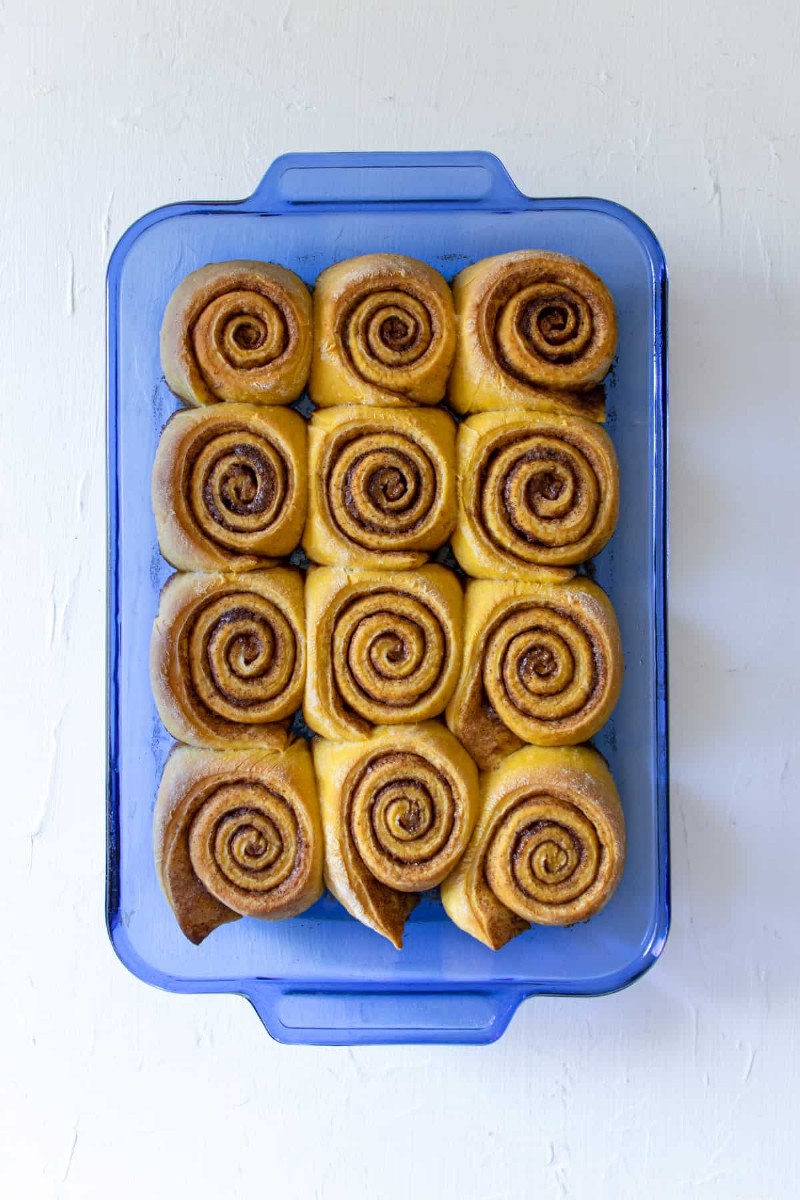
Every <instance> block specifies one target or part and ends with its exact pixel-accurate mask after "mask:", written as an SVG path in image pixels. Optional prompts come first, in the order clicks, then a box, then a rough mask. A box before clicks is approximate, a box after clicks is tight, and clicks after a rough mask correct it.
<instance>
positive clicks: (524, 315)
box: [494, 280, 594, 383]
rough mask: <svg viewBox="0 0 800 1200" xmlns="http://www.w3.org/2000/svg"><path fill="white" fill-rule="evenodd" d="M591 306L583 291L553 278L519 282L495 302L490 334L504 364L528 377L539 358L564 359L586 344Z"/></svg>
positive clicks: (579, 353)
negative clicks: (528, 282) (519, 284)
mask: <svg viewBox="0 0 800 1200" xmlns="http://www.w3.org/2000/svg"><path fill="white" fill-rule="evenodd" d="M593 336H594V322H593V319H592V310H591V307H590V306H589V304H588V303H587V302H586V300H585V299H584V297H583V296H581V295H580V294H579V293H578V292H576V291H574V290H573V289H572V288H569V287H565V286H564V285H563V284H559V283H558V282H556V281H550V280H538V281H536V282H533V283H530V284H528V285H527V286H519V288H518V290H516V291H514V292H513V293H512V294H511V295H510V296H507V297H505V298H504V299H503V300H502V302H500V303H499V304H498V306H497V314H496V319H495V323H494V340H495V345H496V348H497V352H498V354H499V356H500V358H501V359H502V360H503V361H504V362H505V364H506V366H507V367H508V368H509V369H510V370H511V371H512V372H513V373H515V374H517V375H519V376H520V377H521V378H523V379H526V380H527V381H528V382H530V383H535V382H536V378H537V377H536V372H535V365H536V362H537V361H543V362H546V363H560V364H567V363H572V362H575V361H576V360H578V359H579V358H580V357H581V356H582V355H583V354H585V353H586V351H587V350H588V349H589V347H590V345H591V342H592V338H593Z"/></svg>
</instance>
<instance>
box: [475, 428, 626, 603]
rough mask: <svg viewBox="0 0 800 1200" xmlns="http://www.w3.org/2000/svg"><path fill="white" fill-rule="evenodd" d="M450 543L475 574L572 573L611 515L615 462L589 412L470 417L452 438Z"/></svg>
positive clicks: (593, 549)
mask: <svg viewBox="0 0 800 1200" xmlns="http://www.w3.org/2000/svg"><path fill="white" fill-rule="evenodd" d="M456 457H457V472H458V521H457V524H456V529H455V533H454V534H453V538H452V545H453V552H454V554H455V556H456V558H457V559H458V561H459V563H460V565H461V566H462V567H463V568H464V570H465V571H467V572H468V573H469V574H470V575H474V576H476V577H477V578H481V579H541V580H545V579H551V580H553V581H558V580H564V579H570V578H571V577H572V575H574V573H575V572H574V570H573V569H572V568H573V565H574V564H575V563H580V562H584V561H585V560H586V559H587V558H591V557H592V556H593V555H594V554H597V553H598V552H599V551H600V550H602V548H603V546H604V545H605V544H606V542H607V541H608V539H609V538H610V537H611V534H612V533H613V532H614V527H615V525H616V522H617V514H618V511H619V470H618V467H617V458H616V455H615V453H614V447H613V445H612V443H611V439H610V438H609V436H608V434H607V433H606V432H605V430H603V429H602V428H601V427H600V426H599V425H597V424H595V422H593V421H584V420H582V419H581V418H580V417H560V416H555V415H551V414H545V413H536V412H528V413H519V412H497V413H481V414H479V415H478V416H474V417H469V418H468V420H466V421H464V422H463V423H462V424H461V425H460V426H459V430H458V436H457V438H456Z"/></svg>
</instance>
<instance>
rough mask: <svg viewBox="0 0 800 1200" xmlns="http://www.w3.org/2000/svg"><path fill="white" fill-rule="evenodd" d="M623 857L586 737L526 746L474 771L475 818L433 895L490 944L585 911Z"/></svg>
mask: <svg viewBox="0 0 800 1200" xmlns="http://www.w3.org/2000/svg"><path fill="white" fill-rule="evenodd" d="M624 864H625V822H624V818H623V815H622V806H621V804H620V800H619V796H618V794H617V789H616V787H615V786H614V781H613V779H612V778H611V774H610V772H609V770H608V767H607V766H606V764H605V762H604V760H603V759H602V757H601V756H600V755H599V754H598V753H597V751H596V750H592V749H591V748H590V747H588V746H575V747H570V748H563V747H562V748H558V749H556V748H546V749H545V748H542V747H538V746H537V747H531V746H528V747H525V749H523V750H518V751H517V752H516V753H515V754H512V755H510V756H509V757H508V758H506V759H505V760H504V762H503V763H502V764H501V766H499V767H498V768H497V770H495V771H490V772H489V773H488V774H487V775H484V776H482V777H481V808H480V816H479V818H478V823H477V825H476V828H475V832H474V834H473V836H472V839H471V841H470V844H469V846H468V848H467V851H466V853H465V854H464V856H463V858H462V859H461V862H460V863H459V864H458V866H457V867H456V868H455V870H454V871H453V872H452V874H451V875H450V876H449V878H447V879H446V880H445V881H444V883H443V884H442V892H441V895H442V903H443V905H444V908H445V911H446V912H447V914H448V916H449V917H450V918H451V919H452V920H453V921H454V922H455V924H456V925H458V926H459V927H460V928H461V929H463V930H465V932H467V933H469V934H471V935H472V936H473V937H475V938H478V940H479V941H481V942H484V943H485V944H486V945H487V946H489V947H490V948H491V949H492V950H499V949H500V947H501V946H504V945H505V944H506V942H508V941H510V940H511V938H513V937H516V935H517V934H519V933H523V932H524V931H525V930H526V929H529V928H530V925H531V924H532V923H533V924H537V925H574V924H575V923H576V922H577V921H585V920H587V918H588V917H591V916H593V915H594V914H595V913H596V912H598V911H599V910H600V909H601V908H602V907H603V906H604V905H605V904H606V903H607V901H608V900H609V899H610V898H611V896H612V895H613V893H614V890H615V889H616V887H617V884H618V883H619V880H620V876H621V875H622V869H623V866H624Z"/></svg>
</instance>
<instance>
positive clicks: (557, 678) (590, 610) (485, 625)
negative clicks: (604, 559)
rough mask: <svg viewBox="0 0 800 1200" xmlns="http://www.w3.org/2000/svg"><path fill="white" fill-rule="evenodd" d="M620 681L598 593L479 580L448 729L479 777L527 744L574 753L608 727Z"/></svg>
mask: <svg viewBox="0 0 800 1200" xmlns="http://www.w3.org/2000/svg"><path fill="white" fill-rule="evenodd" d="M622 673H623V662H622V647H621V644H620V637H619V628H618V626H617V619H616V617H615V615H614V610H613V608H612V607H611V602H610V601H609V599H608V597H607V596H606V594H605V592H604V591H603V590H602V588H599V587H598V586H597V585H596V584H594V583H591V582H589V580H587V579H582V578H576V579H572V580H570V581H569V582H568V583H557V584H535V583H528V584H523V583H506V582H494V581H492V582H489V581H488V580H476V581H475V582H473V583H470V584H469V585H468V586H467V594H466V601H465V608H464V660H463V665H462V668H461V674H460V676H459V680H458V683H457V685H456V690H455V692H454V693H453V698H452V700H451V701H450V704H449V705H448V707H447V724H448V726H449V727H450V729H451V730H452V731H453V733H454V734H455V735H456V736H457V737H458V738H459V739H460V740H461V741H462V742H463V744H464V746H465V747H466V748H467V750H468V751H469V752H470V754H471V755H472V757H473V758H474V759H475V761H476V763H477V764H478V766H479V767H480V768H481V769H482V770H486V769H488V768H489V767H494V766H497V765H498V763H499V762H500V761H501V760H502V758H503V757H504V756H505V755H506V754H509V753H511V751H513V750H517V749H518V748H519V747H520V746H522V745H523V744H524V743H525V742H531V743H533V744H535V745H542V746H571V745H575V744H577V743H578V742H583V741H586V740H587V739H588V738H590V737H592V736H593V735H594V734H595V733H597V731H598V730H599V729H600V728H601V726H602V725H604V724H605V722H606V721H607V720H608V717H609V716H610V714H611V711H612V709H613V708H614V705H615V704H616V702H617V698H618V696H619V691H620V687H621V685H622Z"/></svg>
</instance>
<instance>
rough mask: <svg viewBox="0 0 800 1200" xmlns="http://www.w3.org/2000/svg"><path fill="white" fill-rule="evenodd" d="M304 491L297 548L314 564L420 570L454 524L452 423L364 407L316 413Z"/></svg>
mask: <svg viewBox="0 0 800 1200" xmlns="http://www.w3.org/2000/svg"><path fill="white" fill-rule="evenodd" d="M308 486H309V496H308V519H307V521H306V528H305V533H304V535H303V548H304V549H305V551H306V554H307V555H308V557H309V558H310V559H312V560H313V561H314V562H318V563H323V564H327V565H331V566H335V565H342V566H347V567H378V568H381V569H397V570H407V569H408V568H411V567H418V566H421V564H422V563H424V562H425V560H426V559H427V557H428V554H429V552H430V551H432V550H437V549H438V548H439V547H440V546H441V545H443V544H444V543H445V542H446V541H447V539H448V537H449V536H450V533H451V531H452V529H453V526H454V524H455V519H456V495H455V493H456V489H455V425H454V422H453V419H452V417H450V416H449V414H448V413H446V412H442V411H441V410H438V409H437V410H414V409H380V408H365V407H364V406H363V405H361V406H358V407H353V408H334V409H329V410H327V411H324V412H315V413H314V415H313V416H312V418H311V421H310V422H309V429H308Z"/></svg>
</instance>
